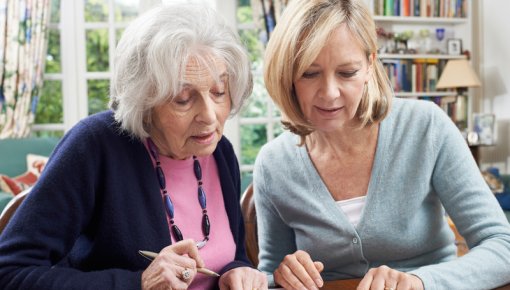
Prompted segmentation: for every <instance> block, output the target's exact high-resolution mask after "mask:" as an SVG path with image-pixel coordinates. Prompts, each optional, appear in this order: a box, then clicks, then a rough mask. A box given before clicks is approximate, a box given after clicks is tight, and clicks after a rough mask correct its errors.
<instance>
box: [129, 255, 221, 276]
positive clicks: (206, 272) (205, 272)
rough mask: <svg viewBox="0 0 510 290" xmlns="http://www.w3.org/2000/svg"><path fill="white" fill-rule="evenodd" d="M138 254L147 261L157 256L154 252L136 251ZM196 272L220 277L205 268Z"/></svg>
mask: <svg viewBox="0 0 510 290" xmlns="http://www.w3.org/2000/svg"><path fill="white" fill-rule="evenodd" d="M138 253H139V254H140V255H142V256H143V257H144V258H146V259H149V260H151V261H152V260H154V259H155V258H156V257H157V256H158V253H154V252H151V251H142V250H140V251H138ZM197 272H198V273H202V274H204V275H207V276H211V277H219V276H220V275H219V274H218V273H216V272H214V271H211V270H209V269H207V268H197Z"/></svg>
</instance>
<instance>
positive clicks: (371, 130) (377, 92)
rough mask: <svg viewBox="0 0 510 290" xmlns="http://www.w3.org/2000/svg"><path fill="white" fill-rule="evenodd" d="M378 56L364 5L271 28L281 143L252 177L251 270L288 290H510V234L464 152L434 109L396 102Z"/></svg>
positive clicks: (300, 0)
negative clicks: (353, 285) (462, 243)
mask: <svg viewBox="0 0 510 290" xmlns="http://www.w3.org/2000/svg"><path fill="white" fill-rule="evenodd" d="M376 51H377V47H376V30H375V25H374V21H373V19H372V16H371V14H370V13H369V11H368V10H367V8H366V7H365V5H364V3H363V1H358V0H294V1H291V2H290V4H289V6H288V7H287V8H286V10H285V11H284V12H283V15H282V17H281V19H280V20H279V22H278V24H277V25H276V27H275V30H274V31H273V34H272V35H271V38H270V40H269V43H268V46H267V50H266V55H265V70H264V77H265V83H266V86H267V89H268V92H269V94H270V95H271V98H272V99H273V100H274V102H275V103H276V104H277V105H278V106H279V108H280V109H281V111H282V112H283V115H284V116H285V121H284V122H283V123H284V125H285V127H286V128H287V129H288V131H289V132H284V133H283V134H281V135H280V136H279V137H278V138H276V139H275V140H273V141H272V142H270V143H269V144H267V145H265V146H264V147H263V148H262V150H261V151H260V153H259V155H258V156H257V160H256V164H255V169H254V181H253V182H254V191H255V193H254V195H255V200H256V209H257V223H258V236H259V247H260V253H259V259H260V264H259V269H261V270H262V271H264V272H266V273H267V274H268V275H269V277H270V281H271V282H273V280H274V282H275V284H279V285H281V286H283V287H284V288H286V289H304V288H306V289H317V288H318V287H321V286H322V285H323V281H324V280H336V279H347V278H358V277H359V278H362V280H361V282H360V284H359V287H358V289H363V290H364V289H366V290H368V289H372V290H383V289H385V290H388V289H393V290H395V289H399V290H400V289H415V290H416V289H418V290H419V289H427V290H429V289H489V288H494V287H496V286H498V285H503V284H506V283H508V282H510V268H509V267H508V263H509V262H510V225H509V224H508V221H507V220H506V218H505V216H504V214H503V212H502V210H501V208H500V207H499V206H498V203H497V201H496V199H495V198H494V196H493V194H492V193H491V192H490V190H489V188H488V187H487V185H486V184H485V182H484V181H483V179H482V177H481V174H480V172H479V170H478V168H477V166H476V164H475V161H474V160H473V157H472V156H471V154H470V151H469V149H468V147H467V145H466V142H465V141H464V139H463V138H462V136H461V134H460V132H459V130H458V129H457V128H456V127H455V125H454V124H453V122H452V121H451V120H450V119H449V118H448V116H447V115H446V114H445V113H444V112H443V111H442V110H441V109H440V108H439V107H438V106H436V105H435V104H433V103H431V102H426V101H417V100H404V99H394V98H393V93H392V90H391V88H390V86H389V82H388V79H387V77H386V75H385V73H384V71H383V69H382V66H381V64H380V62H379V61H378V59H377V54H376ZM282 165H284V166H282ZM445 210H446V213H448V214H449V216H450V217H451V218H452V220H453V221H454V222H455V224H456V225H457V228H458V229H459V231H460V233H461V234H462V235H463V236H464V237H465V238H466V241H467V243H468V245H469V247H470V248H471V251H470V252H469V253H468V254H467V255H465V256H463V257H461V258H457V257H456V246H455V244H454V236H453V233H452V231H451V230H450V228H449V226H448V223H447V221H446V219H445Z"/></svg>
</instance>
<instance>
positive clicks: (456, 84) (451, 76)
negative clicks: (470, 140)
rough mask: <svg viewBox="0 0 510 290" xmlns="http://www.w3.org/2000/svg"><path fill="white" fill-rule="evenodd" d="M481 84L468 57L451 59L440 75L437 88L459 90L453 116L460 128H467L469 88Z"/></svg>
mask: <svg viewBox="0 0 510 290" xmlns="http://www.w3.org/2000/svg"><path fill="white" fill-rule="evenodd" d="M479 86H481V83H480V79H478V77H477V76H476V73H475V72H474V70H473V68H472V67H471V65H470V64H469V61H468V60H467V59H451V60H449V61H448V62H447V63H446V66H445V68H444V69H443V72H442V73H441V76H440V77H439V81H438V82H437V85H436V88H437V89H449V88H454V89H456V90H457V96H456V98H455V112H454V116H453V117H454V121H455V124H456V125H457V127H459V129H460V130H466V129H467V123H468V121H467V102H468V99H467V89H468V88H469V87H479Z"/></svg>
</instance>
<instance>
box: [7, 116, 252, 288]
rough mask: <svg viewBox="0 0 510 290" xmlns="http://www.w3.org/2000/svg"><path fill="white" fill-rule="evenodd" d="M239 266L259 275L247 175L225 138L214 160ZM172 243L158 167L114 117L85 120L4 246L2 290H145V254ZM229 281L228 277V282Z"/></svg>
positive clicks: (47, 171) (17, 219) (49, 169)
mask: <svg viewBox="0 0 510 290" xmlns="http://www.w3.org/2000/svg"><path fill="white" fill-rule="evenodd" d="M214 158H215V160H216V163H217V165H218V171H219V174H220V183H221V188H222V190H223V197H224V202H225V208H226V211H227V215H228V218H229V223H230V229H231V231H232V234H233V237H234V241H235V243H236V245H237V248H236V255H235V260H234V261H232V262H231V263H230V264H228V265H227V266H226V267H225V268H224V269H222V271H221V273H224V272H226V271H227V270H230V269H232V268H235V267H239V266H250V263H249V261H248V259H247V257H246V253H245V248H244V225H243V219H242V214H241V208H240V204H239V194H240V176H239V165H238V163H237V159H236V157H235V155H234V151H233V149H232V145H231V144H230V142H229V141H228V140H227V139H226V138H224V137H223V138H222V139H221V141H220V142H219V144H218V147H217V148H216V150H215V151H214ZM170 243H171V240H170V233H169V230H168V225H167V220H166V216H165V211H164V208H163V203H162V202H161V195H160V191H159V187H158V182H157V179H156V176H155V174H154V169H153V167H152V162H151V160H150V157H149V155H148V154H147V151H146V149H145V147H144V145H143V143H142V142H140V141H139V140H138V139H134V138H132V137H130V136H128V135H127V134H126V133H124V132H123V131H122V130H121V129H120V128H119V126H118V124H117V123H116V122H115V121H114V119H113V114H112V112H111V111H107V112H103V113H99V114H97V115H94V116H91V117H89V118H86V119H85V120H83V121H81V122H80V123H79V124H77V125H76V126H75V127H74V128H73V129H72V130H70V131H69V133H68V134H66V135H65V136H64V138H63V140H62V141H61V142H60V143H59V145H58V146H57V147H56V148H55V151H54V152H53V154H52V157H51V158H50V160H49V162H48V164H47V166H46V168H45V169H44V171H43V174H42V176H41V177H40V179H39V181H38V182H37V184H36V185H35V186H34V188H33V190H32V192H31V193H30V194H29V195H28V197H27V198H26V200H25V201H24V202H23V204H22V205H21V207H20V208H19V209H18V211H17V212H16V214H15V215H14V217H13V219H12V220H11V222H10V223H9V225H8V226H7V228H6V229H5V231H4V232H3V233H2V235H1V236H0V288H1V289H38V290H41V289H94V290H98V289H122V290H126V289H141V274H142V272H143V270H144V269H146V268H147V266H148V264H149V262H148V261H147V260H145V259H144V258H142V257H141V256H140V255H139V254H138V250H140V249H146V250H152V251H155V252H159V250H161V249H162V248H164V247H165V246H168V245H169V244H170ZM221 273H220V274H221Z"/></svg>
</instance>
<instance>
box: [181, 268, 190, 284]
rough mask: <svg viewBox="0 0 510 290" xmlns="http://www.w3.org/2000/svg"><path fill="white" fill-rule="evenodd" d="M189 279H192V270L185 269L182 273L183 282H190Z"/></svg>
mask: <svg viewBox="0 0 510 290" xmlns="http://www.w3.org/2000/svg"><path fill="white" fill-rule="evenodd" d="M189 279H191V270H190V269H188V268H184V270H182V272H181V280H183V281H188V280H189Z"/></svg>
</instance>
